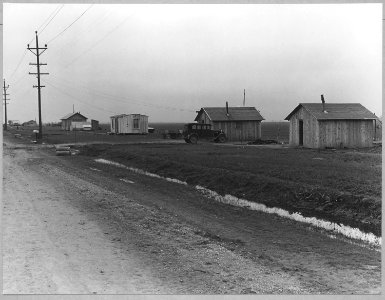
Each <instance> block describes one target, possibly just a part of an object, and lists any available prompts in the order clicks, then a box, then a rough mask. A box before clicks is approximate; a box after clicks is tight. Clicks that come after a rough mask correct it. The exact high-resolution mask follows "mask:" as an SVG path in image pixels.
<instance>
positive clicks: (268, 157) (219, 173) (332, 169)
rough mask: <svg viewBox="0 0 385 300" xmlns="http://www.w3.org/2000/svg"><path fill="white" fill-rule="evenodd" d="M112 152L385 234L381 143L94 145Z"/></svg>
mask: <svg viewBox="0 0 385 300" xmlns="http://www.w3.org/2000/svg"><path fill="white" fill-rule="evenodd" d="M81 150H82V151H81V152H82V154H83V155H88V156H94V157H101V158H106V159H111V160H114V161H116V162H120V163H123V164H126V165H128V166H132V167H136V168H141V169H144V170H146V171H149V172H153V173H156V174H159V175H161V176H166V177H172V178H176V179H179V180H182V181H186V182H187V183H189V184H192V185H201V186H204V187H206V188H209V189H211V190H214V191H216V192H218V193H219V194H221V195H225V194H231V195H234V196H236V197H238V198H243V199H247V200H250V201H254V202H258V203H263V204H266V205H267V206H270V207H280V208H283V209H287V210H289V211H290V212H301V213H302V214H303V215H304V216H315V217H319V218H322V219H326V220H328V221H332V222H335V223H342V224H345V225H349V226H353V227H357V228H359V229H361V230H363V231H365V232H372V233H375V234H377V235H380V233H381V147H378V148H374V149H366V150H361V151H352V150H349V151H348V150H341V151H331V150H323V151H317V150H309V149H298V148H283V147H276V148H267V147H255V146H254V147H253V146H247V147H245V146H239V147H236V146H231V147H229V146H223V145H215V144H211V143H201V144H198V145H190V144H174V145H171V144H146V145H144V144H141V145H139V144H133V145H130V146H129V147H127V146H126V145H90V146H85V147H83V148H82V149H81Z"/></svg>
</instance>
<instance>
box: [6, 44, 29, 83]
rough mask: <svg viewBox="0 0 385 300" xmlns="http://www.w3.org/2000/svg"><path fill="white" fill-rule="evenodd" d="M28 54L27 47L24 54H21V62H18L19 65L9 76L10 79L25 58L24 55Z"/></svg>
mask: <svg viewBox="0 0 385 300" xmlns="http://www.w3.org/2000/svg"><path fill="white" fill-rule="evenodd" d="M26 54H27V49H25V50H24V53H23V55H22V56H21V59H20V61H19V63H18V64H17V67H16V68H15V70H14V71H13V72H12V74H11V76H9V79H11V78H12V77H13V76H14V75H15V73H16V71H17V70H18V69H19V67H20V65H21V63H22V62H23V59H24V57H25V55H26Z"/></svg>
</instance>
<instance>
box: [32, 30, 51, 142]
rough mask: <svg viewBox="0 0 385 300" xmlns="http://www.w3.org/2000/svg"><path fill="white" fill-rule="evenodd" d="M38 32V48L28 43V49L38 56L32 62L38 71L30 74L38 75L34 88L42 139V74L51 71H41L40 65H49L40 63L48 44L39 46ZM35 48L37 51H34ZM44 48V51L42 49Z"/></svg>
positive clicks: (39, 136)
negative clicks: (31, 46) (36, 95)
mask: <svg viewBox="0 0 385 300" xmlns="http://www.w3.org/2000/svg"><path fill="white" fill-rule="evenodd" d="M35 34H36V48H30V47H29V44H28V45H27V46H28V47H27V49H28V50H29V51H31V52H32V53H33V54H35V56H36V64H34V63H30V65H32V66H36V67H37V73H31V72H29V74H30V75H37V76H36V77H37V85H34V86H33V87H34V88H37V94H38V105H39V135H38V138H39V139H41V138H42V137H43V125H42V120H41V88H43V87H45V86H44V85H40V75H48V74H49V73H41V72H40V66H43V65H47V64H43V63H40V59H39V58H40V55H41V54H43V52H44V51H45V50H47V44H45V46H44V47H43V48H39V40H38V35H37V31H35ZM32 50H35V51H36V52H34V51H32ZM40 50H42V51H40Z"/></svg>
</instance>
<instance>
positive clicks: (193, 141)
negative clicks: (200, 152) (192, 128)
mask: <svg viewBox="0 0 385 300" xmlns="http://www.w3.org/2000/svg"><path fill="white" fill-rule="evenodd" d="M190 143H192V144H196V143H198V137H197V136H196V135H192V136H190Z"/></svg>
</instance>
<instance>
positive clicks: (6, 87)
mask: <svg viewBox="0 0 385 300" xmlns="http://www.w3.org/2000/svg"><path fill="white" fill-rule="evenodd" d="M8 88H9V85H7V86H5V79H4V84H3V96H4V99H3V100H4V105H5V107H4V112H5V116H4V121H5V123H4V130H7V129H8V127H7V126H8V125H7V123H8V120H7V100H10V99H7V96H9V94H7V90H8Z"/></svg>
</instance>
